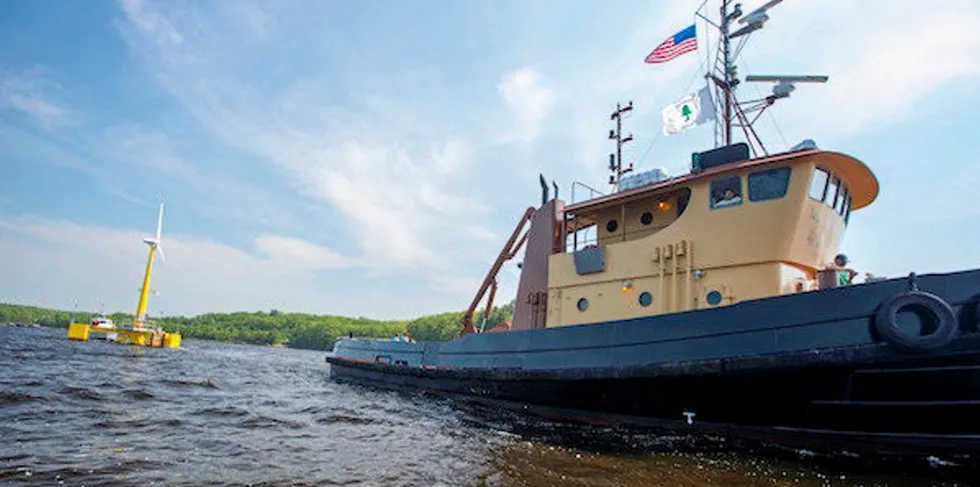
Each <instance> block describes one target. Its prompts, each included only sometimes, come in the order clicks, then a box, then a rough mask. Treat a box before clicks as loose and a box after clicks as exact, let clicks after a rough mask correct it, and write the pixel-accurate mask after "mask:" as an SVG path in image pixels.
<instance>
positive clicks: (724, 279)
mask: <svg viewBox="0 0 980 487" xmlns="http://www.w3.org/2000/svg"><path fill="white" fill-rule="evenodd" d="M877 193H878V182H877V180H876V179H875V177H874V175H873V174H872V173H871V171H870V170H869V169H868V168H867V167H866V166H865V165H864V164H863V163H861V162H860V161H858V160H857V159H854V158H852V157H849V156H846V155H844V154H840V153H835V152H824V151H819V150H807V151H801V152H793V153H787V154H780V155H775V156H771V157H767V158H761V159H752V160H747V161H742V162H736V163H731V164H727V165H724V166H720V167H714V168H710V169H706V170H704V171H700V172H697V173H693V174H688V175H686V176H681V177H677V178H674V179H669V180H666V181H662V182H659V183H655V184H652V185H649V186H646V187H641V188H636V189H633V190H629V191H622V192H618V193H614V194H611V195H608V196H603V197H599V198H595V199H592V200H588V201H584V202H581V203H577V204H572V205H569V206H567V207H565V208H564V214H563V215H562V214H561V212H560V211H559V212H558V213H557V215H556V216H557V218H559V219H560V220H561V219H563V220H564V225H559V226H558V227H559V228H563V230H562V233H563V234H562V235H559V236H558V240H559V241H565V242H567V245H565V246H564V248H558V247H562V246H561V245H556V249H555V252H554V253H553V254H551V255H550V256H549V257H548V259H549V262H548V266H547V267H548V270H547V274H548V285H547V287H548V299H547V301H546V302H547V319H546V324H547V326H566V325H576V324H582V323H593V322H601V321H609V320H618V319H627V318H636V317H641V316H650V315H657V314H661V313H671V312H678V311H686V310H694V309H702V308H708V307H712V306H723V305H728V304H732V303H737V302H739V301H744V300H749V299H757V298H764V297H769V296H776V295H780V294H790V293H797V292H804V291H808V290H812V289H816V288H817V272H818V271H819V270H820V269H823V268H825V267H826V266H827V265H828V263H830V262H831V261H832V260H833V256H834V255H835V254H836V253H837V252H838V251H839V247H840V242H841V239H842V237H843V234H844V230H845V228H846V227H847V222H848V219H849V217H850V213H851V212H852V211H854V210H857V209H860V208H863V207H865V206H867V205H869V204H871V202H872V201H874V199H875V197H876V196H877ZM726 196H727V197H729V198H728V199H726ZM577 260H578V263H576V261H577ZM541 301H544V300H541Z"/></svg>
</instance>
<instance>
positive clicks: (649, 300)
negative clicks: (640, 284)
mask: <svg viewBox="0 0 980 487" xmlns="http://www.w3.org/2000/svg"><path fill="white" fill-rule="evenodd" d="M638 301H639V302H640V306H643V307H644V308H645V307H647V306H650V305H651V304H653V295H652V294H650V293H648V292H646V291H643V292H642V293H640V297H639V299H638Z"/></svg>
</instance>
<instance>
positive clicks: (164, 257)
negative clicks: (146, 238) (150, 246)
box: [156, 242, 167, 261]
mask: <svg viewBox="0 0 980 487" xmlns="http://www.w3.org/2000/svg"><path fill="white" fill-rule="evenodd" d="M156 247H157V253H158V254H160V260H163V261H165V260H167V256H166V255H163V246H162V245H160V242H157V244H156Z"/></svg>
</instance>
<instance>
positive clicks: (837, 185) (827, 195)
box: [749, 167, 852, 225]
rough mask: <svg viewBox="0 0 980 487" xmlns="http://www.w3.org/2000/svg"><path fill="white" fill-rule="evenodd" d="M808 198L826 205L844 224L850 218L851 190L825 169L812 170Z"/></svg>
mask: <svg viewBox="0 0 980 487" xmlns="http://www.w3.org/2000/svg"><path fill="white" fill-rule="evenodd" d="M751 185H752V182H751V179H750V181H749V186H750V187H749V191H750V193H751V191H752V189H751ZM810 197H811V198H813V199H815V200H817V201H821V202H823V203H826V204H827V206H829V207H830V208H832V209H833V210H834V212H835V213H837V214H838V215H840V216H841V218H843V219H844V224H845V225H847V222H848V221H849V220H850V218H851V199H852V197H851V190H850V188H848V187H847V184H846V183H845V182H844V181H843V180H841V179H840V178H839V177H837V176H835V175H833V174H831V173H830V172H828V171H827V170H825V169H821V168H819V167H818V168H816V169H814V170H813V178H812V179H810Z"/></svg>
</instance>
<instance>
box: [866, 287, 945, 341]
mask: <svg viewBox="0 0 980 487" xmlns="http://www.w3.org/2000/svg"><path fill="white" fill-rule="evenodd" d="M912 309H914V310H916V311H918V312H924V313H926V314H929V315H931V318H932V320H933V321H934V322H935V324H936V329H935V330H933V331H932V333H929V334H926V335H910V334H908V333H906V332H905V331H904V330H902V329H901V328H899V327H898V313H899V312H900V311H902V310H912ZM874 326H875V330H877V331H878V334H879V335H880V336H881V338H883V339H884V340H885V341H887V342H889V343H891V344H893V345H895V346H897V347H900V348H903V349H905V350H934V349H937V348H942V347H944V346H946V345H948V344H949V342H950V341H952V340H953V335H954V334H955V333H956V315H955V314H954V313H953V308H952V307H950V305H949V303H947V302H946V301H943V300H942V298H940V297H939V296H936V295H935V294H932V293H927V292H924V291H906V292H903V293H899V294H896V295H894V296H892V297H890V298H888V299H887V300H885V301H884V302H883V303H881V306H879V307H878V312H877V314H876V315H875V321H874Z"/></svg>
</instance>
